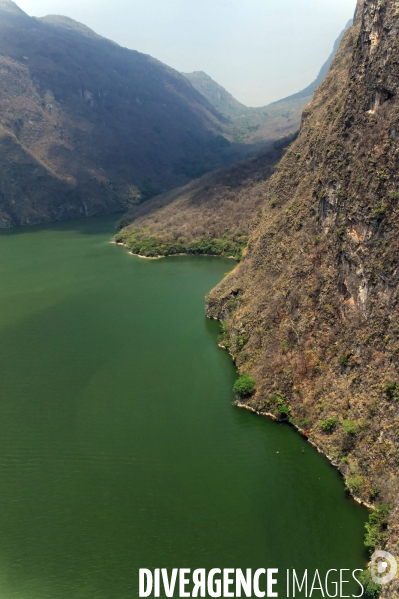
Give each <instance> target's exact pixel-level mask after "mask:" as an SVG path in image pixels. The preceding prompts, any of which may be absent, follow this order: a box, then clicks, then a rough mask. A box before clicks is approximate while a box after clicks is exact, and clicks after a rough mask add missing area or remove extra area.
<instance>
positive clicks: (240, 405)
mask: <svg viewBox="0 0 399 599" xmlns="http://www.w3.org/2000/svg"><path fill="white" fill-rule="evenodd" d="M219 347H220V346H219ZM233 405H234V406H236V407H237V408H239V409H240V410H247V411H248V412H252V413H253V414H256V415H257V416H263V417H265V418H270V419H271V420H274V421H275V422H281V423H283V422H284V421H282V420H279V419H278V418H277V417H276V416H275V415H274V414H272V413H271V412H260V411H259V410H256V409H255V408H253V407H252V406H249V405H248V404H245V403H242V402H241V401H239V400H237V401H235V402H233ZM284 423H285V424H288V425H290V426H293V427H294V428H295V429H296V430H297V431H298V432H299V434H300V435H301V436H302V437H304V438H305V439H306V442H307V443H309V444H310V445H312V447H314V448H315V449H316V450H317V451H318V453H320V454H321V455H324V456H325V457H326V458H327V459H328V461H329V462H330V464H331V465H332V466H333V467H334V468H336V469H337V470H338V472H339V473H340V474H341V476H342V478H343V479H344V481H345V477H344V475H343V474H342V472H341V470H340V469H339V464H338V462H337V461H336V460H335V459H334V458H333V457H332V456H330V455H329V454H328V453H327V452H326V451H324V450H323V449H321V447H319V446H318V445H317V443H315V442H314V441H312V440H311V439H309V437H308V436H307V435H306V434H305V431H304V430H303V429H301V428H300V427H299V426H298V425H297V424H293V423H291V422H288V421H286V422H284ZM348 495H349V497H351V498H352V499H353V500H354V501H356V503H359V504H360V505H363V506H364V507H366V508H368V509H369V510H372V511H374V510H375V506H374V505H372V504H371V503H368V502H367V501H364V500H363V499H361V498H360V497H357V496H356V495H354V494H353V493H352V492H351V491H349V493H348Z"/></svg>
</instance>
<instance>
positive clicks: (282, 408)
mask: <svg viewBox="0 0 399 599" xmlns="http://www.w3.org/2000/svg"><path fill="white" fill-rule="evenodd" d="M273 399H274V401H275V402H276V404H277V409H278V411H279V412H280V414H281V415H282V416H289V415H290V413H291V408H290V406H287V405H286V404H285V403H284V401H283V398H282V397H280V395H274V396H273Z"/></svg>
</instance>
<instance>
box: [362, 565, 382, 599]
mask: <svg viewBox="0 0 399 599" xmlns="http://www.w3.org/2000/svg"><path fill="white" fill-rule="evenodd" d="M359 580H360V582H361V583H362V585H363V587H364V595H363V597H364V599H378V597H379V596H380V595H381V593H382V586H381V585H380V584H375V582H374V581H373V579H372V578H371V572H370V570H364V571H363V572H362V573H361V574H360V576H359Z"/></svg>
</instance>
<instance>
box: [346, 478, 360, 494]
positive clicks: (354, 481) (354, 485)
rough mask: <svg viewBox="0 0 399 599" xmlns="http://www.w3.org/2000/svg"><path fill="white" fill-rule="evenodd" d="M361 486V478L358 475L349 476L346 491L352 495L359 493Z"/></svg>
mask: <svg viewBox="0 0 399 599" xmlns="http://www.w3.org/2000/svg"><path fill="white" fill-rule="evenodd" d="M362 486H363V477H362V476H360V474H356V475H355V476H351V477H349V478H348V482H347V489H349V490H350V491H352V493H355V494H356V493H359V492H360V491H361V488H362Z"/></svg>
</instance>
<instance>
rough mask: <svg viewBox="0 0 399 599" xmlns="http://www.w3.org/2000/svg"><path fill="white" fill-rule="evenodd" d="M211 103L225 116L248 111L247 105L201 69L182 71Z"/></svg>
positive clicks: (235, 115) (238, 114) (233, 115)
mask: <svg viewBox="0 0 399 599" xmlns="http://www.w3.org/2000/svg"><path fill="white" fill-rule="evenodd" d="M182 75H184V76H185V77H187V79H188V80H189V81H191V83H192V84H193V86H194V87H195V89H196V90H198V91H199V92H200V93H201V94H202V95H203V96H204V97H205V98H206V99H207V100H208V101H209V102H210V103H211V104H212V106H214V107H215V108H216V109H217V110H218V111H219V112H220V113H221V114H223V115H224V116H227V117H231V118H236V117H237V116H240V115H243V114H245V113H246V112H248V110H249V109H248V107H247V106H245V105H244V104H241V102H239V101H238V100H236V99H235V98H234V96H232V95H231V94H230V93H229V92H228V91H227V90H225V89H224V87H222V86H221V85H219V84H218V83H216V81H214V80H213V79H212V77H209V75H207V74H206V73H204V72H203V71H194V72H193V73H182Z"/></svg>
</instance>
